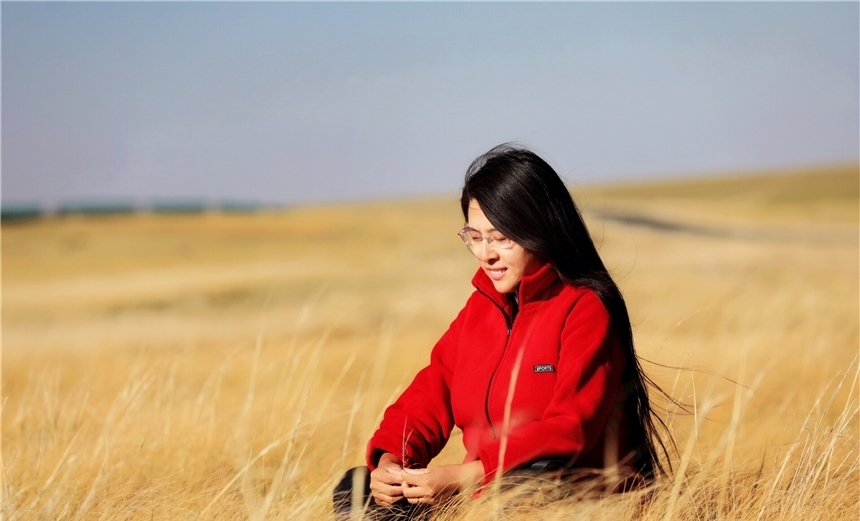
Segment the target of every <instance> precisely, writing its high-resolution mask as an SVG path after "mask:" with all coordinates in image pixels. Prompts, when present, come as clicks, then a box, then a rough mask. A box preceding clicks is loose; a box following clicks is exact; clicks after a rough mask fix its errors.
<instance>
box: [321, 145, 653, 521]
mask: <svg viewBox="0 0 860 521" xmlns="http://www.w3.org/2000/svg"><path fill="white" fill-rule="evenodd" d="M460 204H461V207H462V210H463V216H464V218H465V220H466V226H465V227H464V228H463V229H462V230H461V231H460V233H459V235H460V238H461V239H462V240H463V242H464V243H465V244H466V246H467V247H468V248H469V250H470V251H471V253H472V254H473V255H474V256H475V258H476V259H477V261H478V265H479V268H478V271H477V273H476V274H475V276H474V278H473V279H472V284H473V285H474V286H475V292H474V293H473V294H472V295H471V297H470V298H469V300H468V301H467V302H466V306H465V307H464V308H463V310H462V311H460V314H459V315H458V316H457V318H456V319H455V320H454V322H453V323H452V324H451V326H450V328H449V329H448V331H447V332H446V333H445V334H444V335H443V336H442V338H441V339H440V340H439V342H438V343H437V344H436V346H435V347H434V348H433V351H432V353H431V356H430V364H429V365H428V366H427V367H425V368H424V369H422V370H421V371H420V372H419V373H418V374H417V375H416V377H415V379H414V380H413V382H412V383H411V384H410V385H409V387H408V388H407V389H406V390H405V391H404V392H403V394H402V395H400V397H399V398H398V399H397V400H396V401H395V402H394V403H393V404H392V405H391V406H389V407H388V409H386V411H385V414H384V417H383V420H382V423H381V424H380V426H379V429H378V430H377V431H376V433H375V434H374V435H373V437H372V438H371V440H370V442H369V443H368V447H367V468H368V469H369V471H370V473H369V476H366V477H362V471H364V473H365V474H366V472H367V470H365V469H364V468H363V467H361V468H359V469H358V470H357V469H353V470H351V471H350V472H348V473H347V475H346V476H345V477H344V480H343V481H342V482H341V484H340V485H338V487H337V488H336V489H335V503H336V510H337V511H339V512H341V513H343V512H348V509H349V504H350V502H354V500H353V499H352V498H353V497H354V498H355V499H359V498H363V499H364V500H365V501H366V502H367V503H369V504H370V505H376V506H372V507H371V508H373V509H375V510H377V515H379V514H382V517H384V516H385V515H386V513H389V512H390V513H391V514H395V513H396V514H398V515H400V516H402V515H403V514H404V513H405V514H406V515H407V516H409V515H411V514H413V513H414V512H416V511H417V510H420V508H421V507H420V506H421V505H433V504H438V503H440V502H441V501H444V500H445V499H447V498H448V497H450V496H451V495H452V494H455V493H456V492H458V491H460V490H465V489H469V488H471V487H482V486H485V485H487V484H489V483H490V482H491V481H492V480H493V479H494V478H496V477H498V476H502V475H505V474H508V473H509V472H510V471H512V470H514V471H515V470H516V469H537V471H540V469H544V468H547V465H550V466H551V467H552V468H556V469H557V468H559V467H562V468H563V469H564V470H566V471H567V474H568V475H569V474H572V473H573V472H574V471H581V472H580V473H583V472H586V471H588V470H590V471H591V474H598V473H599V474H600V475H602V476H604V477H605V476H614V477H613V478H611V479H614V481H613V482H612V483H611V484H610V489H613V488H614V489H615V490H624V489H628V488H631V487H634V486H638V485H640V484H642V483H643V482H646V481H648V480H651V479H652V478H653V476H654V473H655V471H658V472H662V471H663V468H662V466H661V464H660V462H659V460H658V457H657V450H656V447H657V446H658V445H659V446H660V447H661V448H662V449H663V452H664V454H665V448H664V447H663V443H662V442H661V441H660V438H659V437H658V436H657V433H656V432H655V426H654V420H653V419H652V411H651V407H650V403H649V399H648V390H647V388H646V382H648V381H647V378H646V377H645V376H644V375H643V373H642V370H641V368H640V366H639V363H638V360H637V358H636V355H635V352H634V349H633V336H632V333H631V329H630V319H629V317H628V314H627V308H626V306H625V304H624V300H623V298H622V296H621V293H620V292H619V290H618V287H617V286H616V285H615V283H614V282H613V280H612V278H611V277H610V276H609V273H608V272H607V270H606V268H605V267H604V265H603V262H602V261H601V260H600V257H599V255H598V253H597V250H596V248H595V246H594V243H593V242H592V240H591V237H590V236H589V234H588V230H587V229H586V227H585V224H584V222H583V220H582V217H581V216H580V214H579V211H578V209H577V208H576V205H575V204H574V202H573V199H572V198H571V196H570V193H569V192H568V190H567V188H566V187H565V185H564V183H563V182H562V180H561V179H560V178H559V176H558V175H557V174H556V173H555V171H554V170H553V169H552V167H550V166H549V165H548V164H547V163H546V162H545V161H544V160H542V159H541V158H540V157H538V156H537V155H536V154H534V153H533V152H530V151H529V150H526V149H523V148H519V147H515V146H512V145H508V144H505V145H500V146H498V147H496V148H493V149H492V150H490V151H489V152H487V153H486V154H484V155H482V156H481V157H479V158H477V159H476V160H475V161H474V162H473V163H472V164H471V166H470V167H469V169H468V170H467V173H466V183H465V186H464V187H463V192H462V196H461V199H460ZM657 421H659V419H657ZM454 426H457V427H459V428H460V429H462V431H463V443H464V445H465V448H466V457H465V460H464V461H463V463H462V464H458V465H444V466H437V467H433V468H428V464H429V462H430V460H431V459H432V458H433V457H434V456H436V455H437V454H438V453H439V451H441V450H442V447H443V446H444V445H445V443H446V441H447V440H448V436H449V434H450V433H451V430H452V429H453V427H454ZM595 470H596V471H598V472H595ZM361 488H364V489H365V490H360V489H361Z"/></svg>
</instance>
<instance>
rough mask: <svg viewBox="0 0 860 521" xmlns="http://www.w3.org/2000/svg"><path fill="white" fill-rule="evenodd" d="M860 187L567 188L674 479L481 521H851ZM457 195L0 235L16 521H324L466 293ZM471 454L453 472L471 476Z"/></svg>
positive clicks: (57, 226)
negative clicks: (625, 314)
mask: <svg viewBox="0 0 860 521" xmlns="http://www.w3.org/2000/svg"><path fill="white" fill-rule="evenodd" d="M858 178H860V175H858V168H857V166H856V165H854V166H849V167H844V168H832V169H828V170H821V171H812V172H808V171H796V172H784V173H769V174H767V175H750V176H738V177H720V178H713V179H704V180H697V181H677V180H676V181H672V182H664V183H650V184H639V185H624V186H621V185H619V186H603V187H592V186H574V187H573V190H574V193H575V196H576V197H577V200H578V202H579V204H580V206H581V208H582V210H583V212H584V214H585V216H586V220H587V222H588V224H589V227H590V229H591V232H592V235H593V237H594V239H595V241H596V242H597V244H598V245H599V248H600V251H601V254H602V256H603V258H604V261H605V262H606V264H607V266H608V267H609V269H610V271H611V272H612V273H613V275H614V276H615V278H616V281H617V282H618V283H619V286H620V287H621V289H622V291H623V292H624V294H625V296H626V299H627V302H628V306H629V308H630V312H631V317H632V320H633V326H634V333H635V337H636V342H637V350H638V352H639V354H640V355H641V357H642V358H643V359H644V360H645V361H643V366H644V369H645V370H646V372H647V373H648V374H649V375H651V377H652V378H653V379H654V380H656V381H657V382H658V383H659V384H660V385H661V386H662V387H663V388H664V389H665V390H666V391H667V392H669V393H670V394H671V395H672V396H673V397H674V398H676V399H677V400H680V401H682V402H684V403H686V404H688V412H685V411H683V410H682V409H680V408H679V407H677V406H676V405H673V404H672V403H670V402H667V401H666V400H661V399H659V397H656V398H654V400H655V401H656V402H657V404H658V405H659V406H660V409H661V411H663V412H662V416H663V418H664V419H665V421H666V422H667V423H668V425H669V427H670V428H671V429H672V431H673V432H674V436H675V439H676V441H677V446H678V452H677V454H675V455H674V456H673V458H672V459H673V465H674V468H675V471H674V472H673V474H672V475H671V476H669V477H668V478H665V479H661V480H659V481H658V482H657V483H656V485H655V486H654V488H653V490H651V491H650V496H649V499H648V500H647V501H645V500H644V499H643V496H642V494H638V493H635V494H634V493H631V494H628V495H623V496H613V497H609V498H603V499H594V498H591V499H579V500H577V499H568V500H564V501H558V502H553V503H547V502H533V503H528V502H514V501H511V500H508V499H506V498H505V497H501V496H499V495H493V494H487V495H485V496H484V497H483V498H482V499H479V500H465V501H464V502H463V504H461V505H459V508H457V509H452V510H450V511H447V512H443V513H441V514H440V516H439V519H442V520H444V521H450V520H465V519H541V520H542V521H545V520H550V519H611V520H612V521H619V520H624V519H640V520H658V519H660V520H663V519H666V520H669V519H689V520H698V519H715V520H716V519H719V520H723V519H744V520H745V519H769V520H781V519H801V520H813V519H820V520H834V519H850V520H856V519H858V516H860V494H858V491H860V478H858V476H859V475H860V474H858V457H860V454H858V345H860V340H858V320H860V310H858V300H860V298H858V287H860V283H858V258H860V252H858V222H860V217H859V216H858V208H860V202H858ZM461 226H462V217H460V215H459V209H458V203H457V196H456V194H451V195H450V196H446V197H441V198H435V199H418V200H409V201H400V202H375V203H361V204H358V203H356V204H345V205H339V206H330V207H324V206H317V207H308V208H295V209H287V210H283V211H277V212H275V211H272V212H260V213H255V214H222V213H208V214H199V215H162V214H143V215H128V216H115V217H82V216H67V217H62V218H45V219H40V220H36V221H30V222H24V223H14V224H4V225H3V227H2V277H3V278H2V348H3V359H2V399H3V402H2V403H3V410H2V469H3V474H2V480H3V481H2V516H3V519H8V520H18V519H45V520H78V519H88V520H89V519H92V520H96V519H98V520H102V519H105V520H115V519H128V520H132V519H134V520H138V519H139V520H161V519H223V520H238V519H254V520H259V519H319V518H321V519H326V518H330V515H331V514H330V501H331V499H330V491H331V488H332V487H333V485H334V482H335V481H336V479H337V478H338V477H339V475H340V474H341V473H342V472H343V471H344V470H346V469H347V468H348V467H351V466H354V465H356V464H361V463H362V461H363V453H364V444H365V442H366V440H367V438H368V437H369V435H370V434H371V433H372V431H373V430H374V428H375V426H376V424H377V422H378V421H379V419H380V416H381V413H382V410H383V408H384V406H385V405H386V404H387V403H388V402H389V401H391V400H392V399H393V398H394V397H395V396H396V395H397V393H398V392H399V391H400V390H401V389H403V387H404V386H405V385H406V384H408V382H409V381H410V379H411V377H412V375H413V374H414V373H415V372H416V371H417V370H418V369H419V368H420V367H422V366H423V365H424V364H425V363H426V362H427V361H428V355H429V351H430V349H431V348H432V346H433V343H434V342H435V340H436V339H437V338H438V337H439V336H440V335H441V333H442V332H443V331H444V330H445V328H446V327H447V325H448V323H449V322H450V321H451V320H452V319H453V318H454V317H455V315H456V313H457V312H458V311H459V309H460V307H461V306H462V305H463V303H464V302H465V299H466V297H467V296H468V294H469V293H470V291H471V287H470V284H469V280H470V278H471V275H472V273H473V271H474V269H475V262H474V260H473V259H472V258H471V257H470V255H469V253H468V252H467V250H466V249H465V248H464V247H463V246H462V244H461V243H460V242H459V240H458V238H457V237H456V235H455V233H456V231H457V230H458V229H459V228H460V227H461ZM462 454H463V451H462V447H461V446H460V438H459V436H458V434H457V433H456V432H455V433H454V435H453V436H452V439H451V442H450V443H449V445H448V447H447V448H446V449H445V451H444V452H443V454H442V455H441V456H440V457H439V458H438V461H439V462H442V463H445V462H456V461H458V460H459V458H460V457H461V456H462Z"/></svg>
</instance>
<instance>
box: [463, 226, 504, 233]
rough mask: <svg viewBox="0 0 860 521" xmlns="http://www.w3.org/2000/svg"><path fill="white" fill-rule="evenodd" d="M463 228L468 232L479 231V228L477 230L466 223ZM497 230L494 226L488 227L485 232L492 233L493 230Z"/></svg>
mask: <svg viewBox="0 0 860 521" xmlns="http://www.w3.org/2000/svg"><path fill="white" fill-rule="evenodd" d="M465 229H466V230H469V231H470V232H478V233H481V230H478V229H477V228H472V227H471V226H469V225H468V224H467V225H466V226H465ZM498 231H499V230H497V229H495V228H490V229H489V230H487V233H493V232H498Z"/></svg>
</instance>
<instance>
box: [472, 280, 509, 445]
mask: <svg viewBox="0 0 860 521" xmlns="http://www.w3.org/2000/svg"><path fill="white" fill-rule="evenodd" d="M476 289H477V288H476ZM478 293H480V294H481V295H484V296H485V297H487V298H488V299H489V300H490V302H492V303H493V304H495V306H496V307H497V308H498V309H499V311H500V312H501V313H502V316H503V317H505V324H506V325H507V327H508V333H507V336H506V337H505V347H504V349H502V356H500V357H499V362H498V363H497V364H496V369H495V370H494V371H493V374H492V375H490V383H489V384H488V385H487V395H486V397H485V398H484V415H486V417H487V423H488V424H489V425H490V432H492V433H493V439H497V438H498V436H497V435H496V427H495V426H494V425H493V419H492V418H491V417H490V389H492V388H493V381H495V379H496V374H497V373H498V372H499V368H500V367H501V366H502V361H504V359H505V354H507V352H508V344H509V343H510V341H511V330H512V329H513V327H514V323H513V322H514V321H513V320H512V319H511V318H510V317H509V316H508V314H507V313H505V309H504V308H503V307H502V306H500V305H499V303H498V302H496V301H495V300H493V299H492V298H490V296H489V295H487V294H486V293H484V292H483V291H481V290H480V289H478Z"/></svg>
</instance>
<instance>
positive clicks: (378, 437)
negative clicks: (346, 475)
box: [366, 309, 465, 470]
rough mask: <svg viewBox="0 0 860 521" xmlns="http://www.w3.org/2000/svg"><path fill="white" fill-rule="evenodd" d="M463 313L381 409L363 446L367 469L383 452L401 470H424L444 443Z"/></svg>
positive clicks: (449, 423)
mask: <svg viewBox="0 0 860 521" xmlns="http://www.w3.org/2000/svg"><path fill="white" fill-rule="evenodd" d="M464 314H465V309H464V310H463V311H461V312H460V315H459V316H458V317H457V318H456V319H455V320H454V322H453V323H451V326H450V327H449V328H448V330H447V331H446V332H445V334H444V335H442V338H440V339H439V341H438V342H437V343H436V345H435V346H434V348H433V351H432V352H431V353H430V364H429V365H428V366H427V367H425V368H424V369H422V370H421V371H419V372H418V374H417V375H415V379H414V380H412V383H411V384H409V387H407V388H406V390H404V391H403V393H402V394H401V395H400V397H399V398H397V400H396V401H395V402H394V403H393V404H391V405H390V406H388V408H387V409H386V410H385V414H384V415H383V418H382V422H381V424H380V425H379V429H377V431H376V432H375V433H374V435H373V437H372V438H371V439H370V441H369V442H368V444H367V455H366V459H367V466H368V467H369V468H370V469H371V470H373V469H375V468H376V466H377V465H378V464H379V458H380V457H382V454H383V453H385V452H388V453H391V454H393V455H394V456H396V457H397V458H398V459H399V460H400V462H401V464H402V465H403V466H405V467H412V468H423V467H427V465H428V464H429V463H430V460H431V459H433V457H435V456H436V455H437V454H439V452H440V451H441V450H442V448H443V447H444V446H445V443H446V442H447V441H448V437H449V436H450V434H451V430H452V429H453V428H454V416H453V412H452V410H451V375H452V374H453V371H454V364H455V363H456V344H457V338H458V336H459V329H460V324H461V323H462V322H463V315H464Z"/></svg>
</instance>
